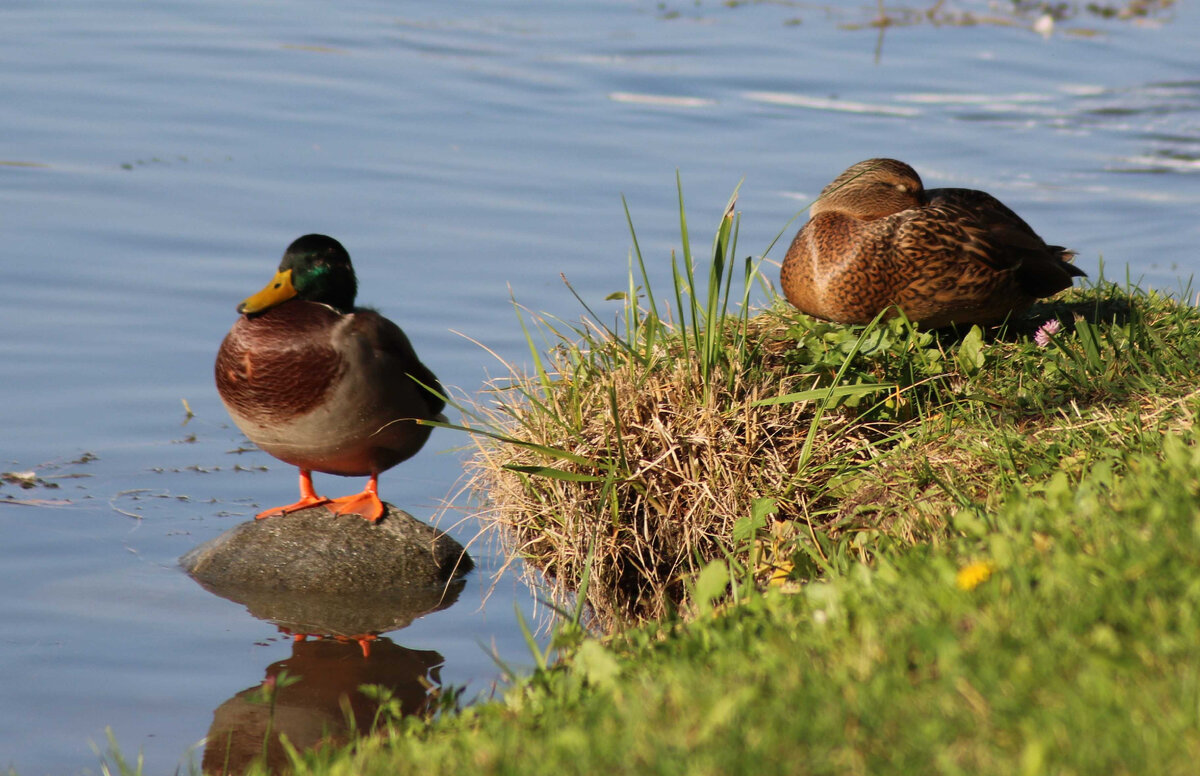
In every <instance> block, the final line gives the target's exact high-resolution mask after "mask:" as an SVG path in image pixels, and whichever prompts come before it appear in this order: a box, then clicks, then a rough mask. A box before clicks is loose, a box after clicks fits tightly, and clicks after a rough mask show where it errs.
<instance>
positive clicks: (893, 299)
mask: <svg viewBox="0 0 1200 776" xmlns="http://www.w3.org/2000/svg"><path fill="white" fill-rule="evenodd" d="M810 214H811V217H810V219H809V221H808V223H807V224H805V225H804V227H803V228H801V229H800V231H799V233H797V235H796V238H795V239H794V240H793V241H792V245H791V247H790V248H789V249H788V252H787V256H786V257H785V258H784V261H783V269H782V272H781V285H782V286H783V291H784V294H785V295H786V296H787V299H788V301H789V302H791V303H792V304H793V305H795V306H796V307H797V308H799V309H800V310H801V311H803V312H805V313H808V314H810V315H814V316H816V317H818V318H825V319H827V320H831V321H838V322H841V323H867V322H869V321H870V320H871V319H872V318H874V317H875V316H876V315H877V314H878V313H879V312H880V311H882V310H885V309H886V308H888V307H889V306H893V305H894V306H896V307H899V308H900V309H901V310H903V311H904V314H905V315H907V316H908V317H909V318H910V319H912V320H914V321H916V322H919V323H920V324H922V325H923V326H925V327H926V328H936V327H939V326H946V325H949V324H952V323H960V324H972V323H979V324H991V323H998V322H1000V321H1003V320H1004V319H1005V318H1006V317H1007V316H1008V315H1010V314H1011V313H1017V312H1021V311H1023V310H1024V309H1026V308H1027V307H1029V305H1030V304H1032V303H1033V300H1034V299H1036V298H1041V297H1045V296H1050V295H1052V294H1055V293H1057V292H1059V291H1061V290H1063V289H1065V288H1068V287H1069V286H1070V285H1071V282H1072V278H1073V277H1077V276H1081V275H1083V274H1084V273H1083V271H1082V270H1080V269H1078V268H1076V267H1075V266H1074V265H1072V264H1070V263H1069V261H1070V259H1071V257H1072V256H1073V255H1074V254H1073V253H1072V252H1071V251H1068V250H1065V249H1063V248H1062V247H1060V246H1057V245H1047V244H1046V243H1045V242H1044V241H1043V240H1042V239H1041V238H1040V237H1038V236H1037V234H1036V233H1035V232H1034V231H1033V229H1031V228H1030V227H1029V225H1028V224H1026V223H1025V222H1024V221H1023V220H1021V218H1020V217H1019V216H1017V214H1016V213H1014V212H1013V211H1012V210H1010V209H1009V208H1007V207H1005V206H1004V205H1003V204H1002V203H1000V202H999V201H998V200H997V199H995V198H994V197H992V196H991V195H989V194H986V193H984V192H982V191H974V190H972V189H930V190H928V191H927V190H925V188H924V186H923V185H922V183H921V178H920V176H918V175H917V173H916V171H915V170H913V169H912V168H911V167H909V166H908V165H907V164H905V163H903V162H900V161H897V160H895V159H868V160H866V161H864V162H859V163H858V164H856V165H854V166H852V167H850V168H849V169H848V170H846V171H845V172H844V173H842V174H841V175H839V176H838V177H837V178H836V179H835V180H834V181H833V182H832V183H830V184H829V185H828V186H826V187H825V189H824V190H823V191H822V192H821V196H820V197H819V198H818V199H817V201H816V202H815V203H814V204H813V206H812V209H811V211H810Z"/></svg>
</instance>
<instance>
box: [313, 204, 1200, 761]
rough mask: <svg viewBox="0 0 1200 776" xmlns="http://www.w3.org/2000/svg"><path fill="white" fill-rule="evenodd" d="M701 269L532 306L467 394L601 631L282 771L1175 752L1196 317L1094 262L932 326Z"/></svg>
mask: <svg viewBox="0 0 1200 776" xmlns="http://www.w3.org/2000/svg"><path fill="white" fill-rule="evenodd" d="M726 215H727V216H728V215H729V214H728V213H727V214H726ZM722 224H723V226H722V229H723V230H725V227H727V226H728V227H731V228H729V229H728V230H725V231H724V234H725V237H724V238H722V236H721V235H720V234H719V235H718V238H717V240H715V241H714V246H713V255H714V257H717V258H718V260H720V261H721V262H722V263H723V266H724V267H726V268H729V267H735V266H736V265H735V264H734V263H731V262H729V261H728V259H729V258H730V257H731V256H732V255H733V248H732V245H733V236H734V235H736V229H735V228H732V227H733V226H734V224H733V223H732V222H730V221H727V220H723V221H722ZM686 252H687V248H686V244H685V248H684V253H686ZM721 257H724V258H721ZM639 262H640V257H636V256H635V262H634V268H635V270H636V268H637V264H638V263H639ZM739 272H740V268H739ZM713 277H714V278H717V279H720V280H721V282H719V283H718V284H717V285H718V287H722V288H725V289H726V290H725V291H722V292H720V293H718V294H717V295H716V296H715V297H714V296H713V295H711V294H710V295H705V294H704V293H699V291H701V290H703V289H702V288H701V287H700V286H699V284H697V283H696V282H695V279H694V278H691V277H690V276H687V275H684V274H683V273H680V274H679V281H678V282H679V284H680V285H679V286H677V288H676V289H675V297H674V298H675V300H676V301H681V300H686V299H696V300H708V301H707V302H702V303H700V304H698V305H697V306H693V307H689V306H688V305H686V304H681V305H680V307H679V308H678V309H679V314H677V315H676V316H675V322H674V323H673V324H668V323H666V322H665V320H666V316H665V315H664V316H660V315H659V312H658V311H657V310H654V309H653V308H652V307H648V306H647V305H646V304H645V302H644V301H643V302H642V303H641V304H640V306H637V305H635V306H633V307H631V306H630V305H627V306H626V308H625V328H624V329H623V330H617V329H612V330H609V329H606V328H605V327H603V326H599V325H597V324H595V323H592V324H583V325H580V326H577V327H567V328H566V329H555V328H552V329H551V330H550V331H551V332H552V335H551V339H553V333H554V332H557V333H558V334H560V335H561V336H560V337H559V338H558V340H557V341H555V342H554V344H555V345H556V347H555V348H553V349H551V350H550V351H549V352H548V354H547V352H545V351H543V352H542V353H541V354H540V357H539V360H537V362H536V363H537V364H538V367H537V369H536V370H535V371H534V372H533V373H532V374H531V375H529V376H524V375H513V377H512V380H511V381H510V382H509V383H508V384H507V385H505V386H503V387H502V388H501V389H500V390H499V391H498V393H497V395H496V397H492V399H491V401H492V407H493V409H492V411H491V414H487V413H485V412H483V411H482V410H480V411H478V412H477V413H476V421H477V422H482V421H487V422H488V423H490V424H491V425H489V426H488V427H487V428H488V429H489V433H490V434H492V435H493V436H491V437H488V439H491V440H497V437H499V438H501V439H502V441H500V443H499V444H494V445H493V444H491V443H490V442H487V441H483V442H481V452H480V458H479V459H478V460H479V462H480V463H479V465H480V471H482V472H485V474H484V476H483V477H482V479H481V480H480V482H481V483H484V484H485V485H487V486H488V487H491V488H492V489H493V490H492V491H491V493H492V495H493V498H494V499H496V501H497V502H498V503H499V506H498V509H497V513H496V514H497V515H500V517H498V518H497V520H498V523H499V524H500V525H502V526H503V529H504V530H505V531H507V532H508V534H509V536H510V541H511V542H512V544H511V547H512V548H513V550H514V551H515V552H520V553H522V554H523V555H524V556H526V557H528V558H530V559H531V561H532V562H534V563H541V564H542V568H543V569H544V570H545V572H546V574H547V575H548V578H549V580H550V581H551V583H552V584H553V583H558V584H560V585H561V588H560V589H561V590H570V589H572V588H573V587H575V586H578V585H579V584H581V583H582V582H583V581H584V580H587V583H586V593H585V595H586V597H587V600H588V601H589V602H590V603H591V604H592V606H593V609H594V617H595V619H594V620H593V622H594V623H597V624H600V625H602V626H606V627H608V628H609V629H610V631H611V634H610V635H608V636H606V637H603V638H595V637H587V636H585V635H584V631H583V630H581V629H580V628H579V627H578V626H576V625H574V624H572V623H570V622H568V623H565V624H564V625H562V626H560V628H559V629H558V631H557V632H556V635H555V644H554V646H555V649H556V656H557V657H558V658H559V659H558V660H557V661H555V660H549V659H544V658H548V656H539V664H540V667H539V669H538V670H537V671H536V672H535V673H534V675H532V676H531V677H528V678H525V679H522V680H519V681H517V682H516V683H515V684H514V685H513V686H512V687H511V688H509V689H508V690H507V691H506V692H505V693H504V694H503V696H502V697H501V698H499V699H498V700H496V701H494V702H486V703H480V704H477V705H475V706H472V707H469V708H467V709H465V710H462V711H453V710H448V711H446V712H444V713H442V714H441V715H439V716H437V717H436V718H434V719H432V720H425V719H414V718H399V717H392V718H387V715H385V719H384V724H383V725H382V727H381V728H380V730H379V734H378V735H377V736H374V737H369V738H365V739H362V740H361V741H359V742H358V743H356V744H355V745H354V746H353V747H352V748H350V749H344V750H339V751H327V752H310V753H307V754H304V755H298V756H297V760H296V767H297V769H298V771H299V772H302V773H316V774H351V773H353V774H373V773H380V774H382V773H389V774H391V773H422V774H431V773H459V772H463V771H469V772H472V773H513V774H516V773H520V774H526V773H556V774H557V773H596V772H616V773H681V774H682V773H689V774H690V773H697V774H706V773H712V774H728V773H732V774H738V773H747V774H750V773H753V774H760V773H799V774H807V773H812V774H819V773H822V774H823V773H829V774H844V773H861V774H878V773H944V774H959V773H961V774H968V773H969V774H980V773H983V774H1014V773H1016V774H1043V773H1047V774H1048V773H1055V774H1058V773H1068V774H1069V773H1078V774H1090V773H1105V774H1125V773H1127V774H1141V773H1156V774H1175V773H1178V774H1184V773H1192V772H1194V770H1195V763H1196V761H1197V758H1198V757H1200V573H1198V571H1197V569H1198V568H1200V521H1198V519H1197V515H1200V444H1198V443H1200V432H1198V431H1197V429H1196V414H1197V411H1200V391H1197V389H1196V387H1195V386H1196V382H1197V371H1200V314H1198V313H1197V311H1196V309H1195V308H1193V307H1191V306H1189V305H1186V304H1181V303H1179V302H1177V301H1174V300H1172V299H1170V298H1167V297H1163V296H1161V295H1158V294H1156V293H1152V292H1144V291H1141V290H1138V289H1136V288H1131V287H1120V286H1117V285H1114V284H1111V283H1107V282H1103V281H1101V282H1099V283H1097V284H1095V285H1093V286H1091V287H1089V288H1085V289H1083V290H1077V291H1072V292H1070V293H1068V294H1065V295H1063V296H1062V297H1060V298H1058V299H1056V300H1055V301H1054V302H1052V303H1050V304H1045V305H1041V306H1038V307H1036V308H1034V309H1033V310H1031V311H1029V313H1028V314H1027V315H1025V316H1023V317H1022V318H1021V319H1020V320H1016V321H1013V322H1012V323H1011V324H1010V325H1009V326H1008V327H1006V328H1004V329H1000V330H992V331H986V332H985V331H980V330H977V329H976V330H971V331H968V332H959V333H957V334H951V335H944V334H931V333H925V332H920V331H917V330H914V329H913V328H912V327H911V326H908V325H907V324H906V323H905V322H903V321H897V320H892V321H883V322H877V323H876V324H873V325H872V326H870V327H841V326H832V325H828V324H824V323H820V322H816V321H812V320H810V319H806V318H804V317H803V316H797V315H795V314H794V313H793V312H791V311H789V310H787V309H786V308H785V307H782V306H775V307H772V308H771V309H769V310H766V311H762V312H760V313H758V314H756V315H753V316H751V315H746V314H742V313H741V311H739V310H738V309H737V307H736V305H734V306H733V307H732V308H729V309H728V311H727V309H726V308H727V304H726V303H727V302H728V300H729V298H730V297H729V294H732V295H733V297H734V298H735V301H736V297H737V295H738V290H737V288H736V285H735V284H730V283H728V282H727V281H728V278H725V276H724V275H720V274H715V275H714V276H713ZM642 280H643V281H644V280H645V279H644V277H643V278H642ZM744 280H748V279H744ZM630 286H631V287H630V292H629V293H628V294H627V295H626V301H627V302H631V300H634V299H636V298H637V297H638V296H639V293H638V289H637V288H635V287H634V284H633V283H632V281H631V284H630ZM729 289H732V290H729ZM722 294H724V296H722ZM668 298H669V297H668ZM643 299H644V297H643ZM660 309H661V308H660ZM693 313H694V314H695V316H696V317H695V318H693V317H692V315H693ZM1051 320H1053V321H1056V322H1057V323H1055V324H1051V326H1050V327H1049V329H1047V328H1046V326H1045V324H1046V322H1047V321H1051ZM718 321H719V322H720V324H719V328H716V329H713V330H711V331H707V330H708V329H710V328H711V324H713V323H715V322H718ZM555 326H558V324H555ZM1056 327H1057V331H1050V329H1054V328H1056ZM715 332H719V336H714V334H715ZM543 333H545V332H543ZM532 339H533V338H532V337H531V340H532ZM714 343H715V346H714ZM710 346H713V347H712V349H711V351H709V352H710V355H711V357H708V356H704V357H701V356H698V355H697V354H698V353H702V352H703V351H704V350H705V348H708V347H710ZM497 397H499V398H497ZM647 397H649V398H647ZM689 397H690V398H689ZM780 397H783V398H782V399H781V398H780ZM631 419H632V420H631ZM680 424H684V425H682V426H681V425H680ZM696 424H703V433H700V431H698V430H697V429H698V428H699V426H697V425H696ZM655 429H657V438H656V433H652V432H653V431H654V430H655ZM656 445H663V447H662V449H657V448H656V447H655V446H656ZM671 449H674V450H676V451H677V452H676V459H677V460H674V461H671V456H670V455H665V452H666V451H668V450H671ZM666 461H671V462H672V465H671V466H667V465H664V462H666ZM648 462H649V463H648ZM688 467H691V468H690V469H689V468H688ZM768 470H773V471H768ZM739 482H740V483H741V487H738V486H737V483H739ZM703 485H707V487H702V486H703ZM696 499H701V500H702V501H703V506H702V507H700V508H696V507H695V503H696V501H695V500H696ZM506 501H507V503H505V502H506ZM673 521H674V522H675V523H679V522H680V521H684V522H685V523H686V528H680V527H679V525H677V524H676V525H672V522H673ZM664 535H665V536H666V537H667V539H669V540H670V541H671V542H674V544H668V543H665V542H666V539H664V538H663V537H664ZM663 558H666V560H667V562H665V563H660V562H658V561H661V560H662V559H663ZM631 568H632V569H634V571H635V572H636V573H634V572H630V571H629V569H631ZM622 569H624V573H622ZM631 576H632V578H635V579H637V578H639V576H640V578H641V579H642V581H640V582H638V583H637V584H635V585H634V586H632V587H629V588H623V587H622V585H623V584H625V582H626V581H627V580H628V579H629V578H631ZM647 579H649V580H650V581H649V582H647V581H645V580H647ZM647 602H649V603H647ZM639 623H640V624H639Z"/></svg>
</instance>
